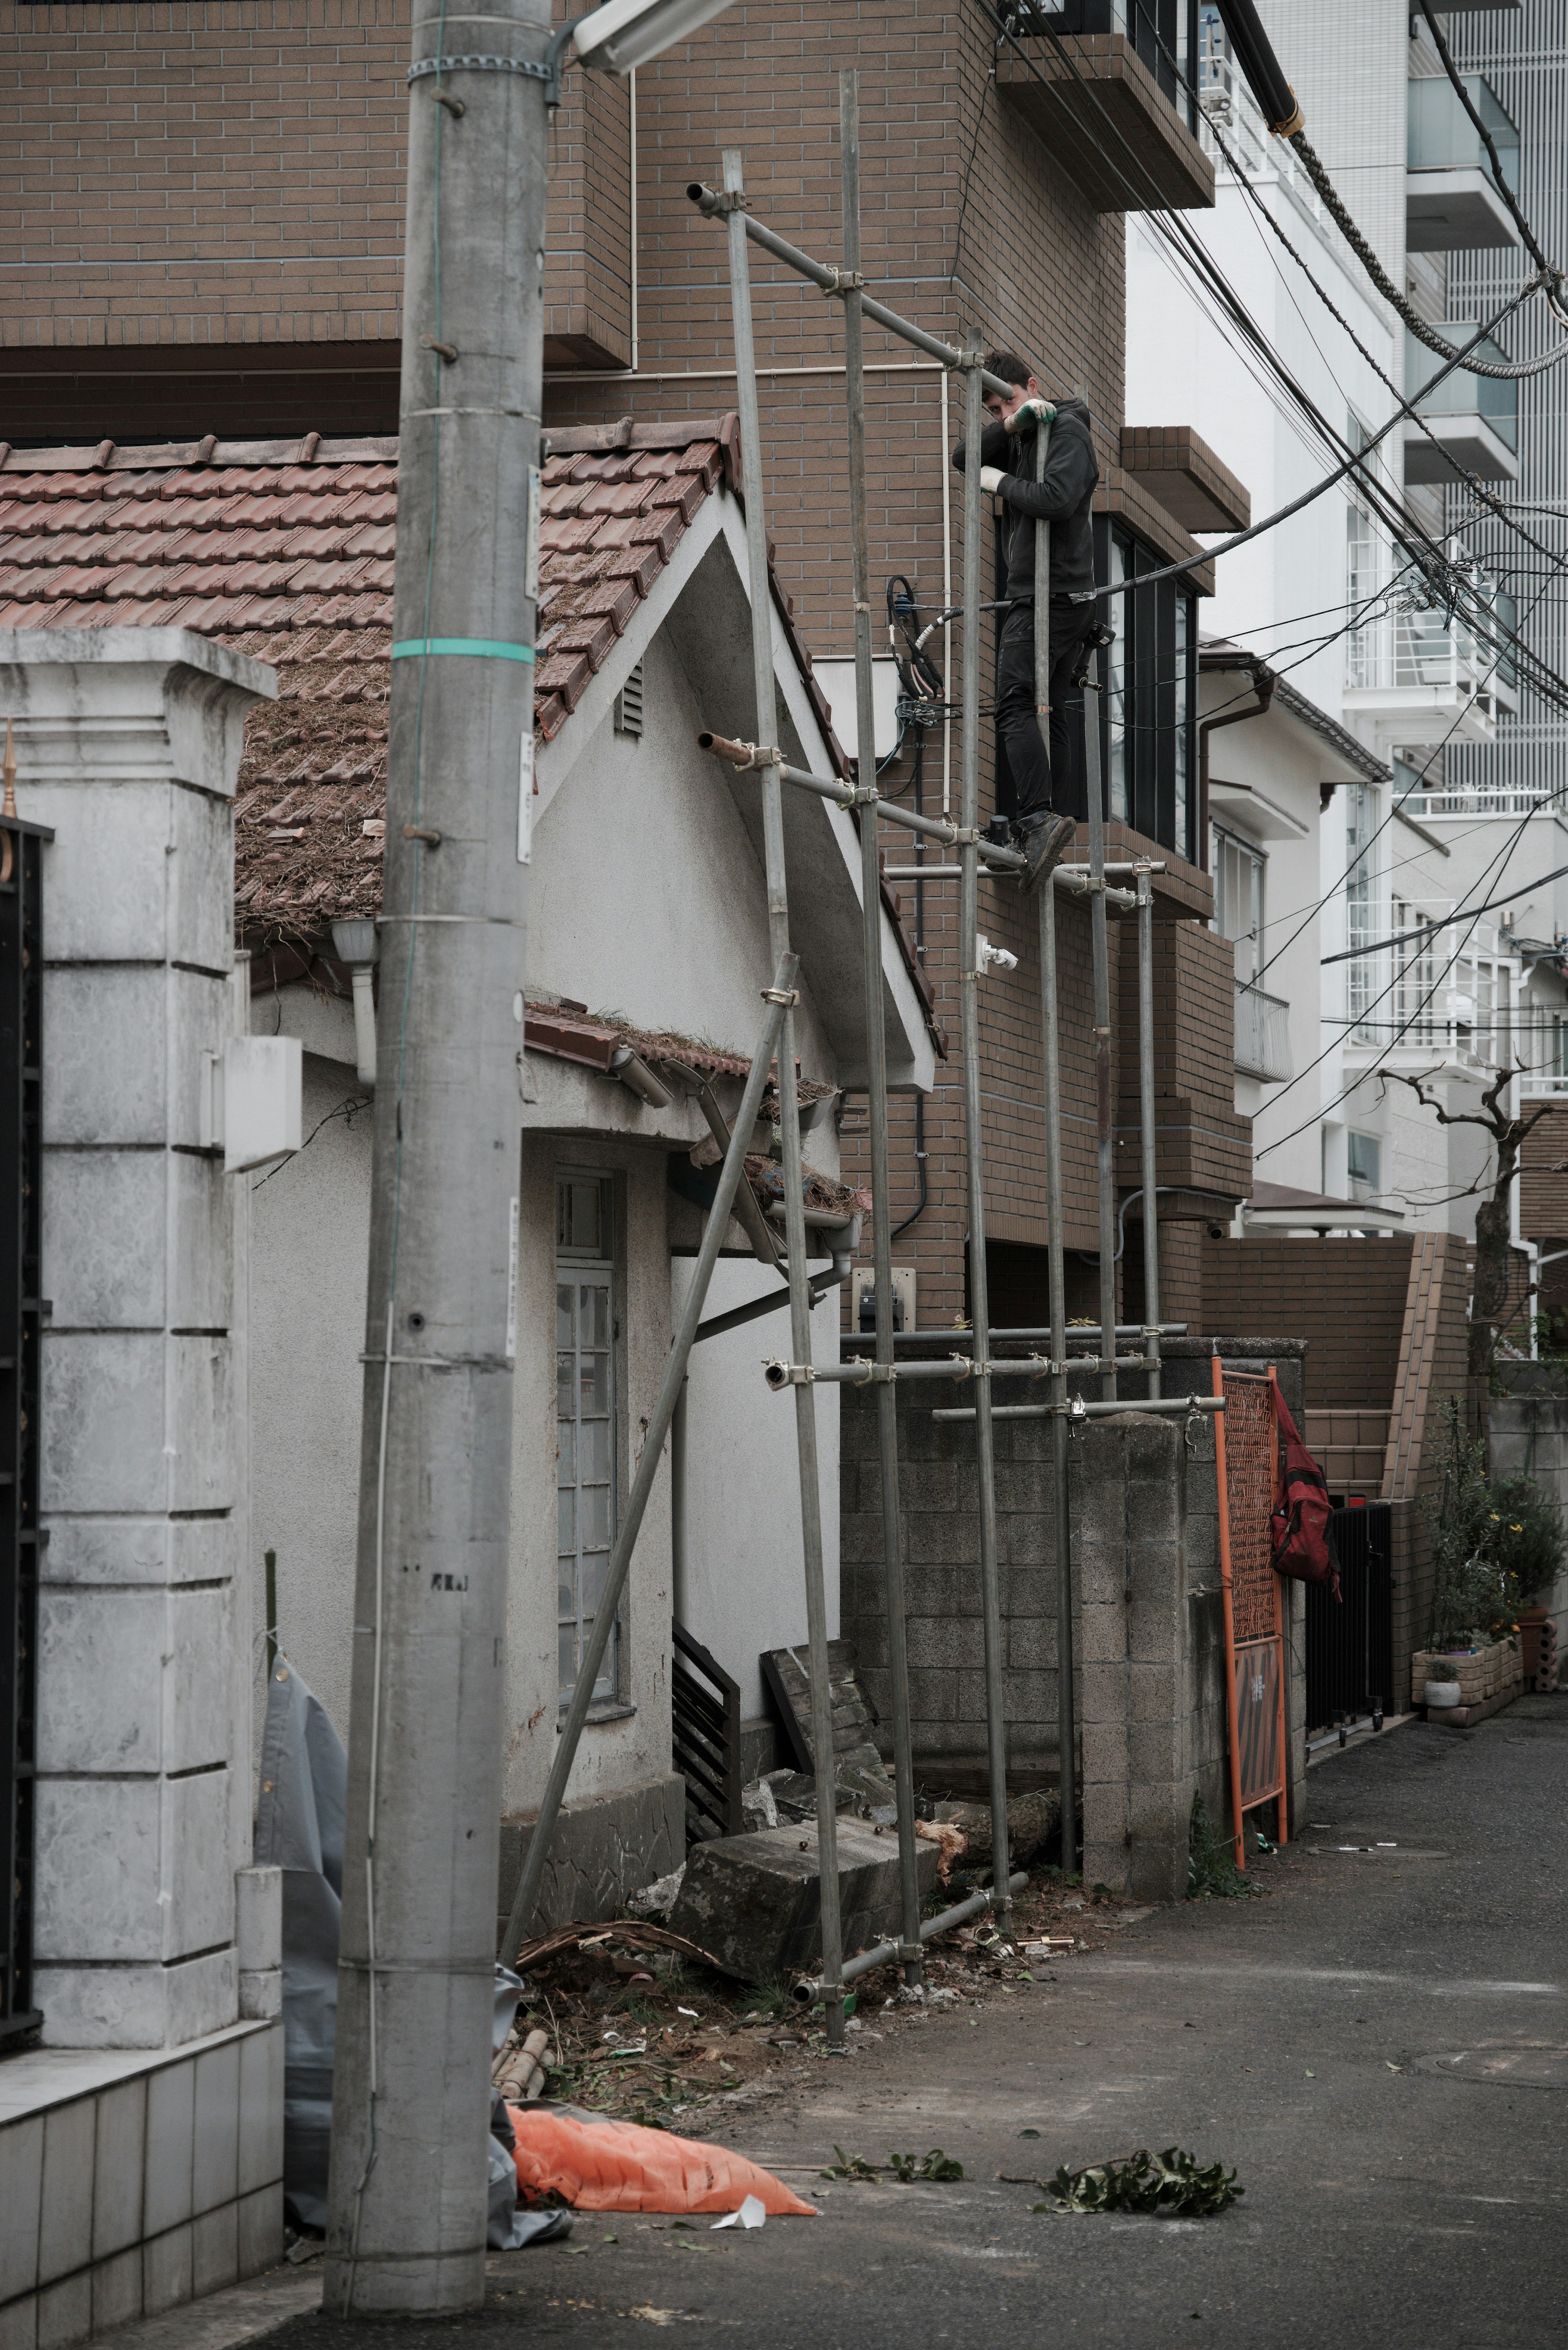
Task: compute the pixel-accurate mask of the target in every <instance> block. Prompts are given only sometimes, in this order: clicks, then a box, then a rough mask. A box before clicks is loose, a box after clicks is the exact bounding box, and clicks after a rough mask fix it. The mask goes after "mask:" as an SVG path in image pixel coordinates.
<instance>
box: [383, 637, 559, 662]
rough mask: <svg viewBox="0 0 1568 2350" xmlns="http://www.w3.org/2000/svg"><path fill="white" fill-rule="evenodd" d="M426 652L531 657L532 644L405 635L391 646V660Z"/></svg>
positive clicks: (490, 657)
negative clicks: (508, 643)
mask: <svg viewBox="0 0 1568 2350" xmlns="http://www.w3.org/2000/svg"><path fill="white" fill-rule="evenodd" d="M426 653H472V654H473V655H475V656H476V657H477V659H479V660H515V661H531V660H533V658H534V648H533V646H532V645H502V644H497V643H496V642H495V641H494V640H493V639H492V638H490V637H405V638H404V639H403V640H402V642H401V643H400V644H396V645H394V646H393V647H392V659H393V660H421V659H422V657H423V656H424V655H425V654H426Z"/></svg>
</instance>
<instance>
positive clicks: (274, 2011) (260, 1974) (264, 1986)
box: [240, 1967, 283, 2023]
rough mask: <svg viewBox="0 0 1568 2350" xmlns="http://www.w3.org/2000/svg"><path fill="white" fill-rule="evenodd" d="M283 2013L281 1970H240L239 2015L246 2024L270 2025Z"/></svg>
mask: <svg viewBox="0 0 1568 2350" xmlns="http://www.w3.org/2000/svg"><path fill="white" fill-rule="evenodd" d="M282 2013H283V1969H282V1968H281V1967H262V1968H252V1967H242V1968H241V1969H240V2015H241V2019H242V2020H243V2021H244V2022H247V2023H270V2022H271V2021H272V2019H273V2017H274V2016H275V2015H281V2014H282Z"/></svg>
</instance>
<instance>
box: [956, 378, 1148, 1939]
mask: <svg viewBox="0 0 1568 2350" xmlns="http://www.w3.org/2000/svg"><path fill="white" fill-rule="evenodd" d="M962 364H963V369H964V474H963V713H962V717H963V723H962V730H961V759H962V764H961V775H960V795H961V796H960V808H959V833H960V840H961V847H960V851H959V857H960V868H961V880H960V883H959V1027H960V1035H961V1050H962V1055H963V1127H964V1157H965V1160H966V1162H967V1166H968V1170H969V1298H970V1319H971V1323H972V1325H973V1334H974V1337H973V1343H974V1359H975V1365H976V1375H975V1383H974V1404H975V1412H974V1437H975V1466H976V1471H977V1473H978V1477H979V1483H980V1582H981V1610H982V1614H983V1619H984V1632H985V1713H986V1747H987V1760H988V1763H989V1765H990V1775H991V1850H992V1862H991V1881H992V1887H994V1890H995V1896H996V1899H995V1907H996V1909H997V1912H998V1915H999V1916H1000V1917H1002V1918H1003V1919H1005V1916H1006V1913H1007V1911H1008V1910H1009V1909H1011V1908H1012V1898H1011V1896H1010V1894H1009V1892H1008V1889H1007V1885H1008V1875H1009V1863H1008V1848H1007V1723H1006V1719H1005V1715H1004V1712H1003V1703H1004V1700H1003V1691H1002V1586H1001V1579H1000V1576H999V1574H998V1569H997V1561H996V1461H995V1458H994V1455H993V1454H992V1421H991V1378H990V1366H991V1308H990V1301H989V1298H988V1296H987V1293H986V1274H985V1166H984V1160H983V1158H982V1155H981V1152H982V1143H981V1135H982V1125H981V1097H980V1003H979V997H978V994H977V990H978V987H979V974H978V972H977V971H976V968H975V965H976V962H977V957H976V954H975V941H976V938H977V936H978V935H979V928H980V847H979V842H980V602H981V584H980V568H981V485H980V476H981V464H980V442H981V427H982V424H983V421H984V415H985V411H984V408H983V406H982V404H981V396H982V391H983V387H982V385H981V365H980V346H979V344H978V343H977V342H976V341H975V340H974V338H973V336H972V335H968V334H966V336H965V338H964V351H963V361H962ZM1111 1318H1112V1320H1113V1321H1114V1320H1115V1318H1116V1317H1115V1316H1114V1315H1113V1316H1112V1317H1111ZM1111 1343H1112V1345H1113V1346H1114V1345H1115V1343H1116V1342H1115V1340H1114V1339H1113V1340H1112V1342H1111Z"/></svg>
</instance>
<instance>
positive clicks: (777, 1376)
mask: <svg viewBox="0 0 1568 2350" xmlns="http://www.w3.org/2000/svg"><path fill="white" fill-rule="evenodd" d="M763 1378H765V1379H766V1381H767V1383H768V1385H769V1387H771V1388H773V1389H774V1392H775V1393H778V1392H780V1391H781V1390H782V1389H784V1388H808V1387H811V1386H812V1385H813V1384H814V1383H815V1378H816V1365H815V1363H786V1362H785V1361H784V1359H783V1357H781V1356H778V1355H770V1356H768V1357H765V1358H764V1360H763ZM855 1384H856V1385H857V1386H858V1385H859V1381H858V1380H857V1381H856V1383H855Z"/></svg>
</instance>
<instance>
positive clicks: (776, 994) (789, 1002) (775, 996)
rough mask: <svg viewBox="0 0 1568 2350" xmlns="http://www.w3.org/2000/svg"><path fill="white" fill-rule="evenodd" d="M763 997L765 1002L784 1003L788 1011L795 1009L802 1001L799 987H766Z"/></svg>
mask: <svg viewBox="0 0 1568 2350" xmlns="http://www.w3.org/2000/svg"><path fill="white" fill-rule="evenodd" d="M762 998H763V1003H782V1004H783V1005H784V1008H785V1009H786V1011H787V1010H793V1008H794V1005H795V1004H797V1003H799V1002H800V990H799V988H798V987H764V988H763V991H762Z"/></svg>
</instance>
